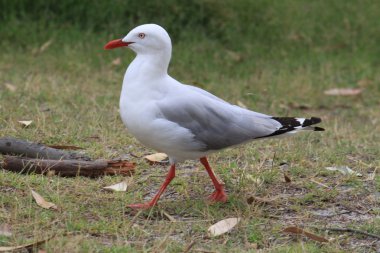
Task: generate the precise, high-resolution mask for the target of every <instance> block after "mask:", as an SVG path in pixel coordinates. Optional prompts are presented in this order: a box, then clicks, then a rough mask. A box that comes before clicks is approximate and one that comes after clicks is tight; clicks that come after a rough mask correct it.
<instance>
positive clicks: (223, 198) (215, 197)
mask: <svg viewBox="0 0 380 253" xmlns="http://www.w3.org/2000/svg"><path fill="white" fill-rule="evenodd" d="M227 199H228V197H227V194H226V193H225V192H224V190H216V191H214V192H213V193H212V194H211V195H210V196H209V197H208V200H209V201H210V202H212V203H215V202H222V203H225V202H227Z"/></svg>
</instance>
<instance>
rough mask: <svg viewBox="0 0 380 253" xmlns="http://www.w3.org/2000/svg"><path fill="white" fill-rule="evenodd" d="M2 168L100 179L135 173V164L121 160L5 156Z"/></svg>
mask: <svg viewBox="0 0 380 253" xmlns="http://www.w3.org/2000/svg"><path fill="white" fill-rule="evenodd" d="M2 167H3V169H5V170H9V171H13V172H18V173H25V174H30V173H36V174H49V175H51V174H53V175H60V176H65V177H73V176H87V177H98V176H103V175H131V174H132V173H133V172H134V167H135V164H134V163H131V162H127V161H119V160H117V161H112V160H111V161H107V160H95V161H80V160H41V159H32V158H22V157H17V156H5V159H4V161H3V165H2Z"/></svg>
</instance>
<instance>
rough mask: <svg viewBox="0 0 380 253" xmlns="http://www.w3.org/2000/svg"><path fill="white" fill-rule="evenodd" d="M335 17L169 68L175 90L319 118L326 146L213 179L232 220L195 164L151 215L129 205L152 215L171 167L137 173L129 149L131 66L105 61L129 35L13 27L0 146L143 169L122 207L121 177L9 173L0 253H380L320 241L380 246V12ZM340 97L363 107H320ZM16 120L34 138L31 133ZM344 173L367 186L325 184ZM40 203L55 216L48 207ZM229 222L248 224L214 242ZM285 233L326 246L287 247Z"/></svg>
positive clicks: (282, 17)
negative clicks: (212, 199)
mask: <svg viewBox="0 0 380 253" xmlns="http://www.w3.org/2000/svg"><path fill="white" fill-rule="evenodd" d="M336 2H337V6H338V7H336V6H335V7H334V8H335V10H334V8H333V7H332V6H330V8H324V6H323V5H322V4H317V3H315V4H314V5H308V4H306V3H304V4H299V5H294V6H293V5H288V6H287V8H284V6H282V5H281V4H273V6H267V9H266V12H265V13H264V14H263V17H262V20H263V21H265V22H267V25H268V24H269V26H268V27H269V28H268V30H265V29H264V30H263V31H260V32H258V33H257V34H256V35H260V34H261V35H262V36H269V35H265V34H270V33H271V32H274V33H276V34H277V36H278V37H276V38H271V37H270V36H269V37H268V38H269V39H273V41H272V40H270V41H268V43H265V42H262V43H261V42H260V41H261V40H260V38H247V37H244V40H243V41H242V40H240V39H236V40H235V39H234V37H233V36H235V35H234V33H229V36H230V35H231V34H232V35H231V36H230V37H227V38H225V39H226V41H223V40H216V39H214V38H213V37H211V38H209V37H207V36H203V35H200V36H198V35H197V36H198V37H197V36H196V37H195V38H192V36H191V35H187V36H186V34H185V35H183V36H182V37H180V38H177V40H176V41H175V45H174V49H173V50H174V51H173V57H174V58H173V62H172V65H171V68H170V73H171V74H172V75H173V76H174V77H176V78H177V79H179V80H182V81H183V82H186V83H189V84H194V85H197V86H199V87H202V88H205V89H207V90H209V91H211V92H212V93H215V94H216V95H218V96H220V97H222V98H224V99H226V100H227V101H230V102H231V103H235V104H236V103H243V104H244V105H246V106H247V107H248V108H251V109H254V110H256V111H261V112H265V113H268V114H272V115H278V116H318V117H321V118H322V120H323V123H322V124H321V126H322V127H324V128H326V131H325V132H316V133H303V134H299V135H297V136H294V137H293V138H287V139H271V140H262V141H258V142H254V143H249V144H247V145H244V146H240V147H237V148H234V149H228V150H225V151H222V152H219V153H216V154H214V155H212V156H211V157H210V163H211V165H212V166H213V167H214V169H215V171H216V173H217V174H218V175H219V177H220V178H221V179H222V180H223V181H224V183H225V185H226V186H225V187H226V189H227V191H228V194H229V201H228V203H226V204H217V205H209V204H208V203H207V202H206V201H205V200H204V199H205V197H206V196H207V195H208V194H210V193H211V192H212V190H213V189H212V187H211V184H210V180H209V178H208V177H207V174H206V172H205V171H204V170H203V168H202V167H201V166H200V164H199V163H197V162H187V163H185V164H181V165H180V166H179V167H178V173H177V177H176V178H175V179H174V180H173V182H172V184H171V185H170V186H169V188H168V190H167V192H166V193H165V194H164V195H163V197H162V200H161V201H160V202H159V206H158V207H156V208H154V209H152V210H150V211H142V212H136V211H132V210H129V209H127V208H126V204H127V203H134V202H139V201H143V200H148V199H150V198H151V197H152V196H153V195H154V194H155V192H156V190H157V189H158V187H159V185H160V184H161V182H162V181H163V179H164V175H165V174H166V172H167V170H168V166H166V165H149V164H148V163H146V162H145V161H144V160H143V158H142V157H143V156H144V155H146V154H150V153H154V151H153V150H149V149H146V148H144V147H143V146H141V145H140V144H139V143H138V142H137V141H136V140H135V139H133V138H132V137H131V136H130V135H129V134H128V133H127V131H126V130H125V129H124V126H123V125H122V123H121V120H120V118H119V115H118V99H119V92H120V88H121V87H120V85H121V81H122V77H123V73H124V70H125V68H126V66H127V65H128V64H129V62H130V61H131V60H132V58H133V54H132V53H131V52H127V51H126V50H115V51H112V52H104V51H103V50H102V46H103V45H104V44H105V43H106V42H107V41H108V40H110V39H114V38H115V36H120V34H119V35H108V34H106V33H100V34H99V33H98V34H93V33H90V32H88V33H86V32H83V31H82V30H76V29H68V28H67V27H65V26H63V27H60V29H46V31H45V30H43V29H41V28H39V24H38V23H37V24H35V23H33V22H32V23H30V24H29V26H28V29H26V28H25V27H24V26H23V25H22V23H21V24H19V23H17V22H14V21H12V22H13V23H11V24H10V26H9V27H10V28H9V29H8V30H7V29H5V28H4V27H3V28H2V30H1V32H2V34H3V36H4V37H3V38H5V39H4V40H3V41H2V42H1V43H2V47H3V50H4V51H3V52H2V54H1V55H0V131H1V133H0V135H1V136H14V137H18V138H23V139H28V140H31V141H35V142H42V143H47V144H70V145H76V146H81V147H83V148H85V152H86V153H87V154H89V155H91V156H92V157H94V158H115V157H124V158H126V159H130V160H132V161H134V162H136V163H137V167H136V174H135V175H134V177H133V178H132V179H131V180H130V186H129V188H128V191H127V193H110V192H106V191H104V190H102V187H103V186H107V185H110V184H113V183H118V182H120V181H121V180H122V179H123V178H122V177H120V176H113V177H111V176H108V177H103V178H98V179H88V178H83V177H77V178H60V177H57V176H52V177H46V176H40V175H18V174H15V173H10V172H6V171H0V223H1V224H8V225H9V226H10V227H11V230H12V236H10V237H9V236H1V235H0V246H6V245H18V244H22V243H26V242H32V241H34V240H38V239H42V238H45V237H48V236H51V235H56V237H55V238H54V239H52V240H50V241H49V242H48V243H46V244H45V246H43V248H44V249H46V250H47V251H48V252H125V250H128V252H140V251H146V252H165V251H166V252H182V251H183V250H184V249H185V248H186V247H187V246H188V245H189V244H190V243H191V242H194V243H195V244H194V245H193V246H192V248H191V250H192V252H242V251H252V252H255V251H256V250H258V251H260V252H376V250H378V249H379V248H380V241H379V240H377V239H376V238H373V237H370V236H364V235H360V234H357V233H354V234H353V233H344V232H332V231H330V232H327V231H325V230H319V229H318V228H320V229H322V228H325V227H335V228H354V229H359V230H361V231H365V232H368V233H373V234H377V235H379V234H380V208H379V206H380V175H379V173H380V168H379V166H380V162H379V156H380V149H379V143H380V127H379V125H380V122H379V119H380V110H379V106H380V102H379V101H380V100H379V96H380V74H379V73H380V72H379V71H378V69H379V57H378V53H379V51H378V42H379V37H378V32H377V31H378V28H379V25H378V24H377V23H376V22H375V21H372V20H377V19H376V17H377V14H376V13H377V11H378V10H379V6H378V4H377V5H375V4H374V5H369V4H361V3H359V2H358V3H356V2H354V1H352V2H351V3H352V4H345V2H343V1H336ZM278 3H279V2H278ZM339 4H340V5H339ZM240 7H242V8H244V6H243V5H242V6H240ZM300 8H301V9H302V10H303V12H298V10H299V9H300ZM305 10H306V11H305ZM321 10H323V12H322V11H321ZM337 10H342V11H337ZM308 11H309V12H308ZM334 11H335V12H334ZM318 13H324V14H323V15H322V16H320V15H319V14H318ZM228 15H229V14H228ZM300 20H302V22H300ZM317 24H321V27H322V28H323V29H322V28H321V27H319V26H318V25H317ZM376 24H377V25H376ZM11 25H12V26H11ZM11 28H12V29H11ZM227 28H228V27H227ZM128 29H129V27H128V28H126V30H125V31H120V30H118V32H120V33H126V32H127V31H128ZM16 31H17V32H16ZM227 31H228V29H227ZM236 36H239V33H236ZM376 36H377V37H376ZM116 38H117V37H116ZM185 38H188V39H185ZM13 42H14V43H13ZM226 42H228V43H226ZM232 42H234V43H232ZM335 87H351V88H362V90H363V91H362V93H361V94H360V95H356V96H350V97H342V96H338V97H334V96H327V95H325V94H324V91H325V90H327V89H330V88H335ZM19 120H32V121H33V123H32V124H31V125H30V126H29V127H28V128H24V127H22V126H21V125H20V124H19V123H18V121H19ZM336 166H348V167H349V168H351V169H353V170H354V171H355V172H357V173H361V175H362V176H357V175H355V174H352V175H343V174H342V173H340V172H339V171H329V170H326V169H325V168H326V167H336ZM284 172H285V173H286V174H287V175H288V176H289V177H290V179H291V182H290V183H289V182H288V183H286V182H285V180H284V175H283V173H284ZM30 188H32V189H34V190H35V191H37V192H39V193H40V194H41V195H43V196H44V197H45V198H46V199H47V200H49V201H51V202H54V203H55V204H56V205H57V206H58V211H53V210H45V209H42V208H40V207H39V206H37V205H36V204H35V202H34V201H33V199H32V197H31V194H30ZM252 196H253V197H254V198H250V197H252ZM248 199H249V200H253V202H252V201H248V202H250V203H248V202H247V200H248ZM167 214H169V215H170V216H172V217H173V218H174V219H175V221H174V222H173V221H171V220H170V219H169V218H168V216H167ZM229 217H241V218H242V220H241V222H240V223H239V224H238V226H237V227H235V228H234V229H233V230H232V231H231V232H230V233H227V234H224V235H222V236H220V237H216V238H210V237H209V236H208V235H207V229H208V227H209V226H210V225H212V224H214V223H215V222H217V221H219V220H222V219H225V218H229ZM289 226H298V227H302V228H304V229H305V230H307V231H310V232H313V233H315V234H318V235H320V236H323V237H325V238H327V239H330V240H331V241H330V242H329V243H319V242H315V241H312V240H310V239H307V238H304V237H300V236H298V237H297V236H294V235H289V234H285V233H282V230H283V229H284V228H286V227H289Z"/></svg>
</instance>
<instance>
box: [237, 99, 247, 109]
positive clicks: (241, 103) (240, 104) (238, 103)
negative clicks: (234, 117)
mask: <svg viewBox="0 0 380 253" xmlns="http://www.w3.org/2000/svg"><path fill="white" fill-rule="evenodd" d="M236 104H237V105H238V106H240V107H242V108H244V109H247V106H246V105H245V104H244V103H243V102H241V101H240V100H238V101H237V102H236Z"/></svg>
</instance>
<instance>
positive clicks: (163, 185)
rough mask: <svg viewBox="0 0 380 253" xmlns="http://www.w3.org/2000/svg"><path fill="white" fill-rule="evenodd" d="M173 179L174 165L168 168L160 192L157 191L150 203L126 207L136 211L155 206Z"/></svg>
mask: <svg viewBox="0 0 380 253" xmlns="http://www.w3.org/2000/svg"><path fill="white" fill-rule="evenodd" d="M174 177H175V164H173V165H172V166H170V170H169V173H168V174H167V175H166V179H165V181H164V183H163V184H162V185H161V187H160V190H158V192H157V193H156V195H155V196H154V198H153V199H152V200H151V201H149V202H146V203H142V204H130V205H127V207H130V208H136V209H148V208H151V207H153V206H155V205H156V204H157V201H158V200H159V198H160V196H161V194H162V193H163V192H164V191H165V189H166V187H167V186H168V185H169V184H170V182H171V181H172V179H173V178H174Z"/></svg>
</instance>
